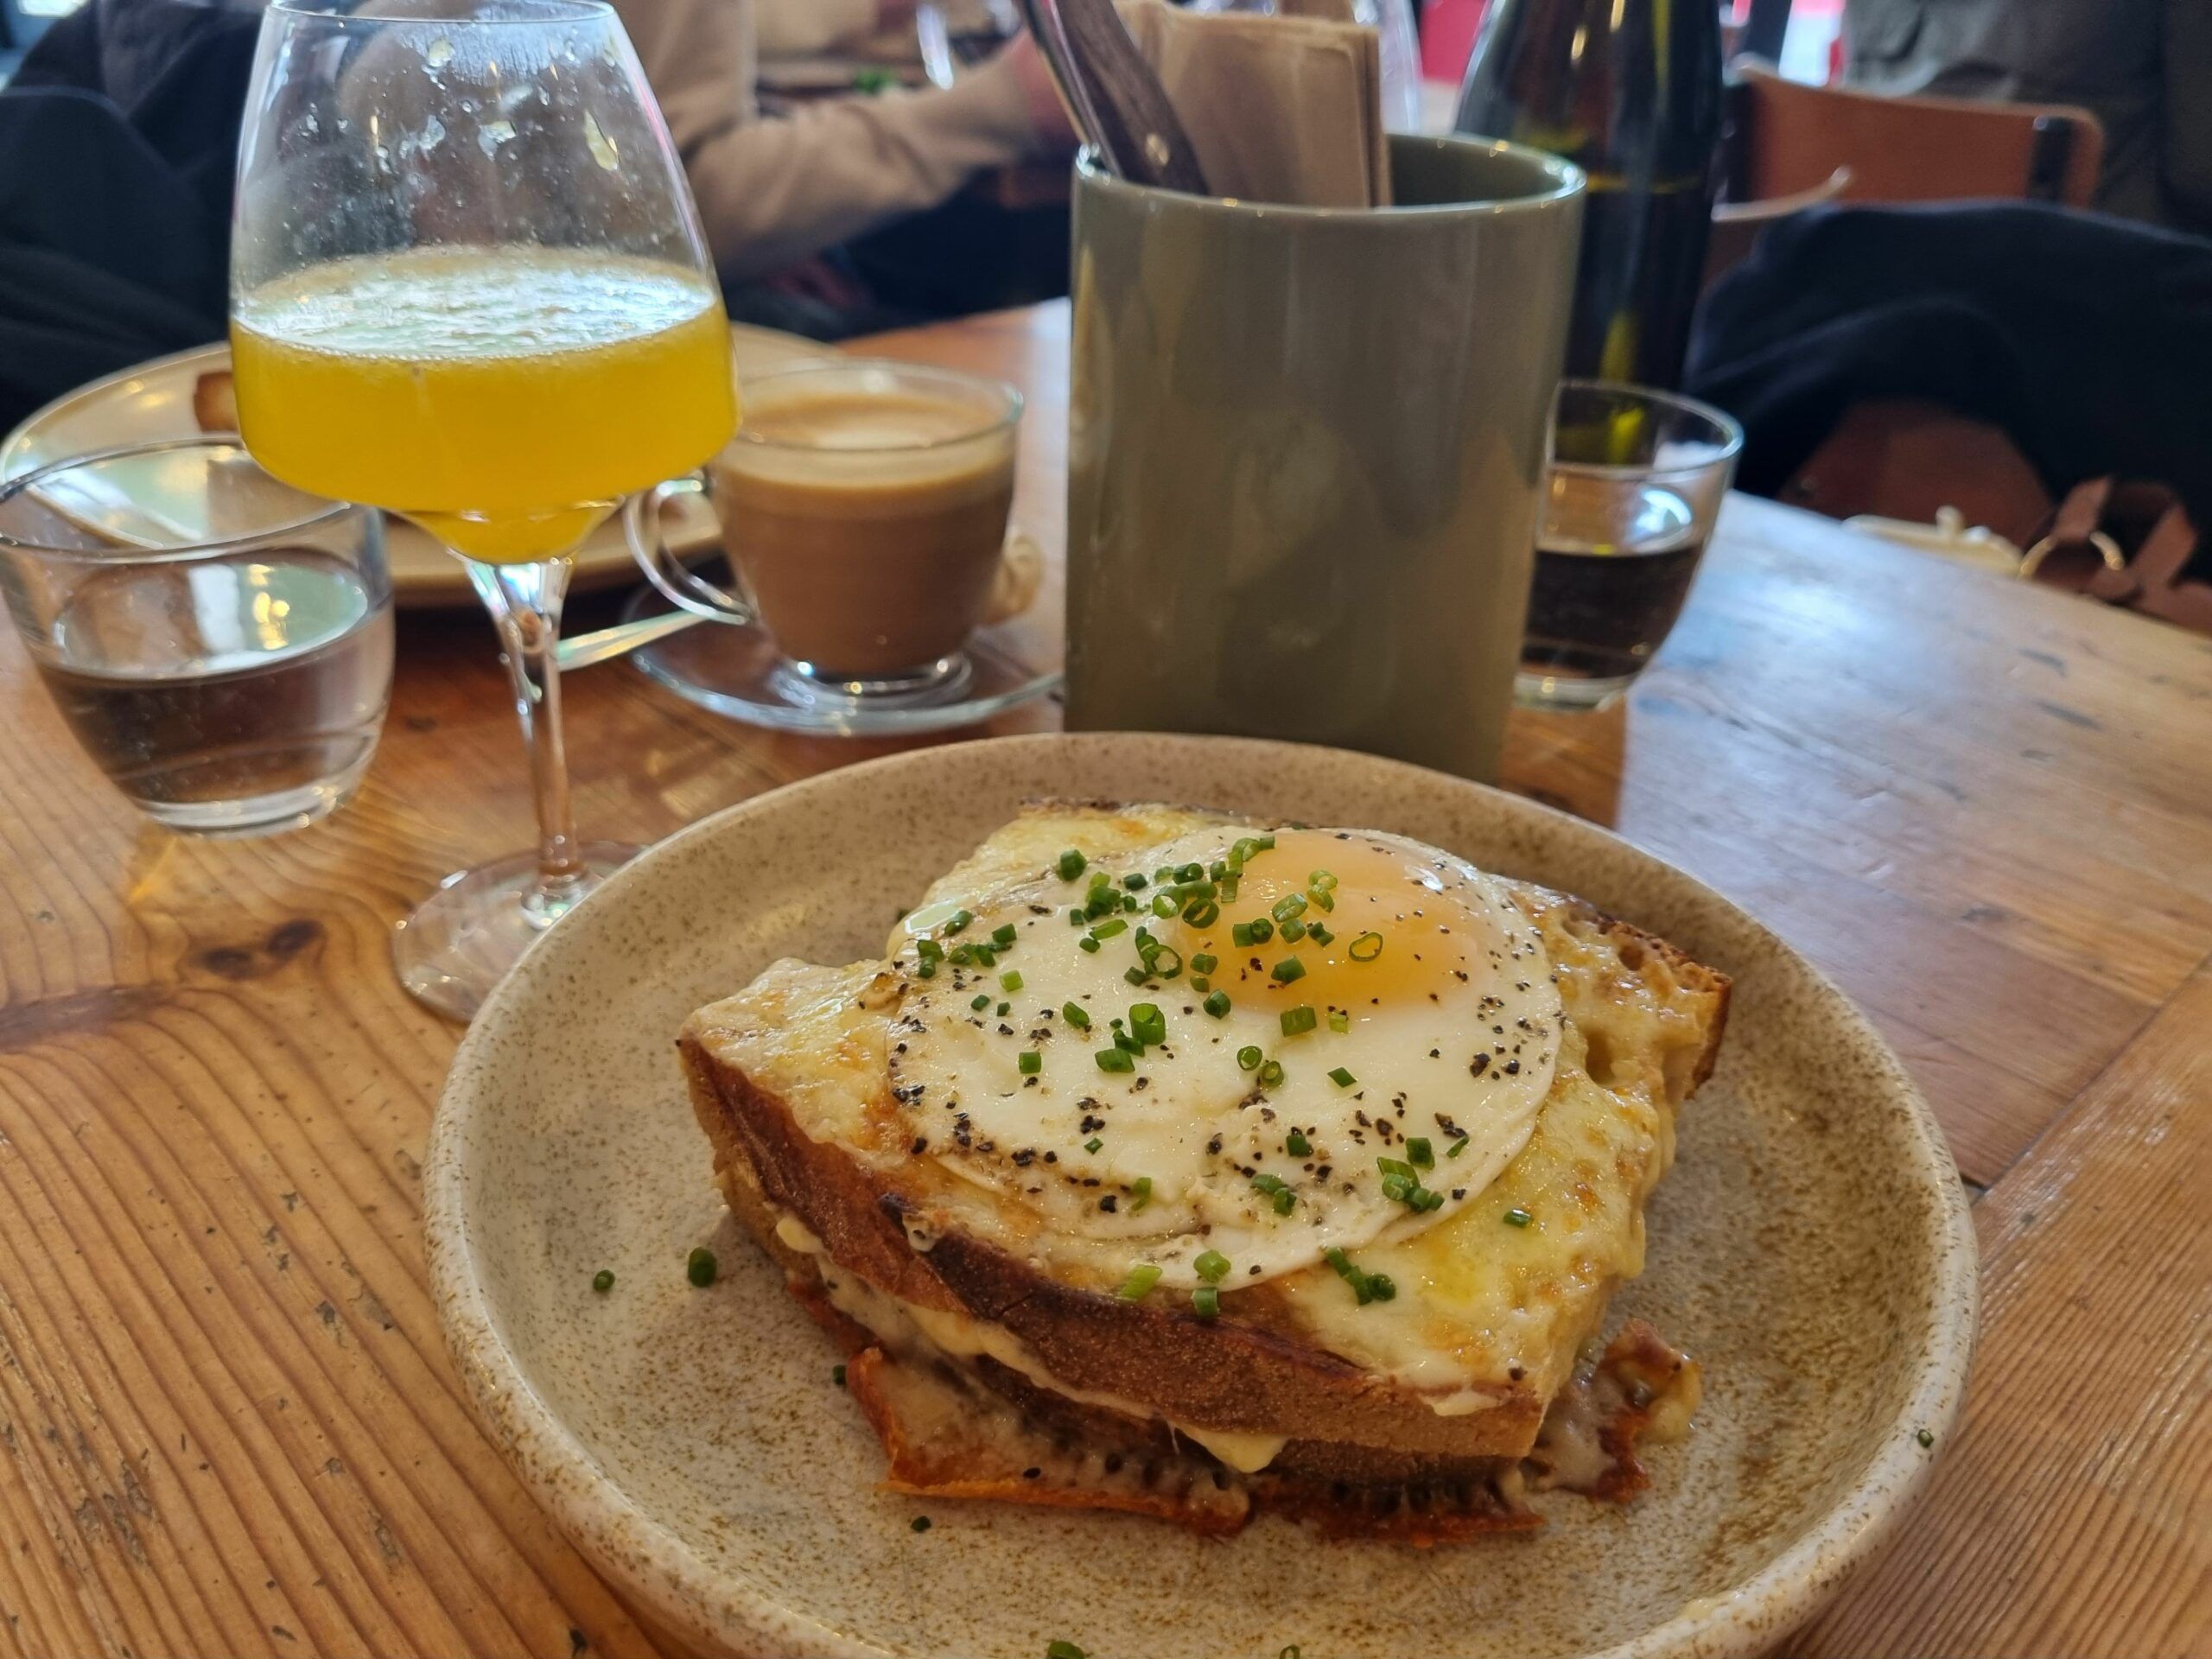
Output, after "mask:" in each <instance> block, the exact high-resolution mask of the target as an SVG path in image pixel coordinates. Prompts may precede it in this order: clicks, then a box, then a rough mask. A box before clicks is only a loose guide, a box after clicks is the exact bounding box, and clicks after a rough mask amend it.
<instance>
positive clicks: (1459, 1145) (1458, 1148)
mask: <svg viewBox="0 0 2212 1659" xmlns="http://www.w3.org/2000/svg"><path fill="white" fill-rule="evenodd" d="M1466 1149H1467V1137H1466V1136H1465V1135H1461V1136H1460V1137H1459V1139H1458V1140H1457V1141H1453V1142H1452V1150H1451V1151H1449V1152H1447V1153H1446V1154H1444V1155H1445V1156H1446V1158H1457V1157H1458V1156H1459V1154H1461V1153H1463V1152H1465V1150H1466Z"/></svg>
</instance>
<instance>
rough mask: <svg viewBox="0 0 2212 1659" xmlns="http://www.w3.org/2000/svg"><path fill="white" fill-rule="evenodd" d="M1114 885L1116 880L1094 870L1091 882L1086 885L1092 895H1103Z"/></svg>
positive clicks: (1100, 871)
mask: <svg viewBox="0 0 2212 1659" xmlns="http://www.w3.org/2000/svg"><path fill="white" fill-rule="evenodd" d="M1113 885H1114V878H1113V877H1112V876H1110V875H1109V874H1106V872H1105V871H1103V870H1093V871H1092V872H1091V873H1090V881H1089V882H1088V883H1087V884H1086V886H1087V888H1088V890H1089V891H1090V892H1092V893H1103V892H1105V891H1106V889H1107V888H1109V887H1112V886H1113Z"/></svg>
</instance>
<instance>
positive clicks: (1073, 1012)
mask: <svg viewBox="0 0 2212 1659" xmlns="http://www.w3.org/2000/svg"><path fill="white" fill-rule="evenodd" d="M1060 1018H1061V1019H1063V1020H1066V1021H1067V1022H1068V1024H1070V1025H1071V1026H1073V1027H1075V1028H1076V1029H1077V1031H1089V1030H1090V1009H1089V1008H1086V1007H1084V1006H1083V1004H1082V1003H1080V1002H1063V1003H1061V1004H1060Z"/></svg>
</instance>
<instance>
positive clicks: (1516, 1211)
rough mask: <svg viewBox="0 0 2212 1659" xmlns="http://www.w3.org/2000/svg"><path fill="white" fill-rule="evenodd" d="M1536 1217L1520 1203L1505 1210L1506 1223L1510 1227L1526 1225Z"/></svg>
mask: <svg viewBox="0 0 2212 1659" xmlns="http://www.w3.org/2000/svg"><path fill="white" fill-rule="evenodd" d="M1534 1220H1535V1217H1534V1216H1532V1215H1530V1214H1529V1212H1528V1211H1526V1210H1523V1209H1522V1208H1521V1206H1520V1205H1514V1207H1513V1208H1512V1209H1510V1210H1509V1211H1506V1212H1505V1224H1506V1225H1507V1226H1509V1227H1526V1226H1527V1225H1528V1224H1529V1223H1530V1222H1532V1221H1534Z"/></svg>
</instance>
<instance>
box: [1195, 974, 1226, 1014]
mask: <svg viewBox="0 0 2212 1659" xmlns="http://www.w3.org/2000/svg"><path fill="white" fill-rule="evenodd" d="M1196 983H1197V981H1196V980H1193V981H1192V984H1196ZM1199 1006H1200V1007H1203V1008H1205V1011H1206V1012H1207V1013H1208V1014H1211V1015H1212V1016H1213V1017H1214V1018H1215V1019H1217V1020H1222V1019H1226V1018H1227V1017H1228V1014H1229V993H1228V992H1227V991H1211V992H1209V993H1208V994H1207V995H1206V1000H1205V1001H1204V1002H1203V1003H1201V1004H1200V1005H1199Z"/></svg>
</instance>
